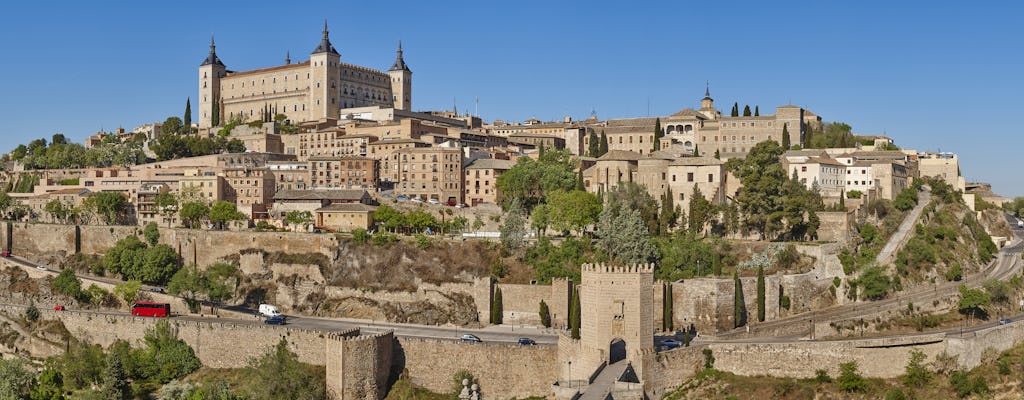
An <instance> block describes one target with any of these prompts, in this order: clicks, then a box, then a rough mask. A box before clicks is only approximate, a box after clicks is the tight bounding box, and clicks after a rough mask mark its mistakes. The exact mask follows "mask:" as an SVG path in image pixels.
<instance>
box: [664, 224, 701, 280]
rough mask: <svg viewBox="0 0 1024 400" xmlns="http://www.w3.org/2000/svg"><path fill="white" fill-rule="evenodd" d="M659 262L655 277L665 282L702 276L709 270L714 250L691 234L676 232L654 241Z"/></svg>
mask: <svg viewBox="0 0 1024 400" xmlns="http://www.w3.org/2000/svg"><path fill="white" fill-rule="evenodd" d="M654 242H655V243H656V244H657V246H658V255H659V258H660V259H661V261H660V262H659V263H658V269H657V270H655V274H654V275H655V277H656V278H657V279H661V280H663V281H667V282H674V281H677V280H680V279H689V278H692V277H698V276H703V275H705V274H707V273H708V271H709V270H710V269H711V268H710V266H709V261H711V260H712V259H713V257H714V255H715V251H714V248H713V247H712V246H711V245H710V244H708V243H705V241H704V240H702V238H700V237H698V236H696V235H695V234H694V233H693V232H689V231H686V232H683V231H680V232H676V233H675V234H673V235H671V236H668V237H661V238H657V239H655V240H654Z"/></svg>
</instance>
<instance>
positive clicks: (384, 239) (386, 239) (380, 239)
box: [373, 231, 398, 246]
mask: <svg viewBox="0 0 1024 400" xmlns="http://www.w3.org/2000/svg"><path fill="white" fill-rule="evenodd" d="M397 241H398V236H395V234H393V233H388V232H384V231H377V232H375V233H374V234H373V244H375V245H378V246H383V245H386V244H389V243H394V242H397Z"/></svg>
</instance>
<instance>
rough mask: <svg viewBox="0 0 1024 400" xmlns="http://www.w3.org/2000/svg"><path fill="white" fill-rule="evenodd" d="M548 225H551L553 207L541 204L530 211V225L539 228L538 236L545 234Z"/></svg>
mask: <svg viewBox="0 0 1024 400" xmlns="http://www.w3.org/2000/svg"><path fill="white" fill-rule="evenodd" d="M548 225H551V207H548V205H547V204H539V205H537V206H536V207H534V208H533V211H532V212H530V226H531V227H533V229H536V230H537V237H541V236H544V234H545V233H546V232H547V229H548Z"/></svg>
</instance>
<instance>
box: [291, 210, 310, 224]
mask: <svg viewBox="0 0 1024 400" xmlns="http://www.w3.org/2000/svg"><path fill="white" fill-rule="evenodd" d="M284 220H285V222H287V223H289V224H291V225H298V226H305V225H306V224H309V223H310V222H312V221H313V214H312V213H310V212H309V211H289V212H288V213H287V214H285V216H284Z"/></svg>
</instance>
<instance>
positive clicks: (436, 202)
mask: <svg viewBox="0 0 1024 400" xmlns="http://www.w3.org/2000/svg"><path fill="white" fill-rule="evenodd" d="M427 203H430V204H441V201H440V200H438V199H427Z"/></svg>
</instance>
